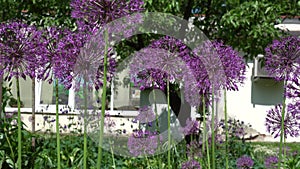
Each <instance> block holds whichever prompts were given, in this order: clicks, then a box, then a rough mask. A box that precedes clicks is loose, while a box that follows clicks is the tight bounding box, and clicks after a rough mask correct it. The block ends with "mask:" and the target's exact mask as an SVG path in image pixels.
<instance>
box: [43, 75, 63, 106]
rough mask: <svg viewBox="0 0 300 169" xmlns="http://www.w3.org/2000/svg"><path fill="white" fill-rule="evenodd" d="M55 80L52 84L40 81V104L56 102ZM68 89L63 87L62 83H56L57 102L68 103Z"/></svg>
mask: <svg viewBox="0 0 300 169" xmlns="http://www.w3.org/2000/svg"><path fill="white" fill-rule="evenodd" d="M55 96H56V89H55V81H53V83H52V84H49V83H48V82H42V90H41V101H40V104H55V102H56V98H55ZM68 99H69V90H67V89H65V87H64V85H63V84H61V83H58V103H59V104H64V105H67V104H68Z"/></svg>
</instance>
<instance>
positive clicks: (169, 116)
mask: <svg viewBox="0 0 300 169" xmlns="http://www.w3.org/2000/svg"><path fill="white" fill-rule="evenodd" d="M169 83H170V82H169V78H168V79H167V102H168V169H171V110H170V84H169Z"/></svg>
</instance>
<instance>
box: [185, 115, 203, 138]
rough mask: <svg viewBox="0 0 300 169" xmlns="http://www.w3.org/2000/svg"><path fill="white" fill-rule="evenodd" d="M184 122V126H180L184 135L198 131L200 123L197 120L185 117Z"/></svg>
mask: <svg viewBox="0 0 300 169" xmlns="http://www.w3.org/2000/svg"><path fill="white" fill-rule="evenodd" d="M185 124H186V126H185V127H182V128H181V130H182V132H183V134H184V135H193V134H198V133H199V130H200V124H199V122H198V121H197V120H192V119H191V118H187V119H186V123H185Z"/></svg>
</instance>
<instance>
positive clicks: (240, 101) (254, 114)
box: [227, 63, 300, 141]
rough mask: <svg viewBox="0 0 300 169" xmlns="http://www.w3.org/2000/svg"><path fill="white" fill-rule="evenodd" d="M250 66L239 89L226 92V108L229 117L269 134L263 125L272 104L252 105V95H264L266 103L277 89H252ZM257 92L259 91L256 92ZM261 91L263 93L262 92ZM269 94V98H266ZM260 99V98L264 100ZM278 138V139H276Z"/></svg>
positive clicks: (290, 139)
mask: <svg viewBox="0 0 300 169" xmlns="http://www.w3.org/2000/svg"><path fill="white" fill-rule="evenodd" d="M252 68H253V64H252V63H248V67H247V71H246V80H245V83H244V84H243V85H242V86H240V88H239V91H229V92H227V104H228V106H227V110H228V114H229V116H230V117H234V118H236V119H239V120H242V121H244V122H245V123H246V124H247V123H250V124H251V125H252V127H253V128H254V129H255V130H257V131H258V132H259V133H261V134H266V135H269V133H268V132H267V131H266V127H265V118H266V115H267V111H268V110H270V109H271V108H272V107H274V106H273V105H259V104H256V105H253V104H252V102H251V101H252V98H253V95H255V94H259V95H262V96H263V97H265V98H264V99H265V101H266V103H268V101H269V99H274V98H272V97H273V96H272V95H274V93H275V94H276V92H277V93H278V90H277V89H276V88H275V89H274V90H273V91H272V90H269V91H267V90H264V91H263V90H262V91H260V90H254V91H253V90H252V89H251V88H252V85H256V84H253V82H252V80H251V76H252ZM258 92H259V93H258ZM262 92H263V93H262ZM269 96H271V98H268V97H269ZM264 99H262V100H264ZM266 139H268V140H269V141H275V140H274V139H273V138H271V137H270V136H269V137H268V136H267V137H266ZM276 140H279V139H276ZM287 141H300V137H298V138H288V139H287Z"/></svg>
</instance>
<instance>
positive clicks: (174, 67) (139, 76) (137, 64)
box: [130, 36, 188, 89]
mask: <svg viewBox="0 0 300 169" xmlns="http://www.w3.org/2000/svg"><path fill="white" fill-rule="evenodd" d="M135 55H136V56H135V57H134V59H133V60H132V64H131V65H130V73H131V74H132V77H131V78H132V81H133V82H134V83H135V85H136V86H140V87H142V88H149V87H154V88H160V89H164V88H165V87H166V84H167V80H169V81H171V82H173V83H174V82H175V81H177V82H178V81H180V80H182V79H183V75H184V73H186V72H187V70H186V68H187V67H186V64H185V61H184V60H183V58H185V57H188V56H186V55H188V51H187V47H186V46H185V45H184V44H183V43H182V42H181V41H179V40H176V39H175V38H172V37H169V36H165V37H163V38H160V39H159V40H156V41H153V42H152V43H151V44H150V45H149V46H148V47H147V48H145V49H143V50H141V51H139V52H137V53H136V54H135Z"/></svg>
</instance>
